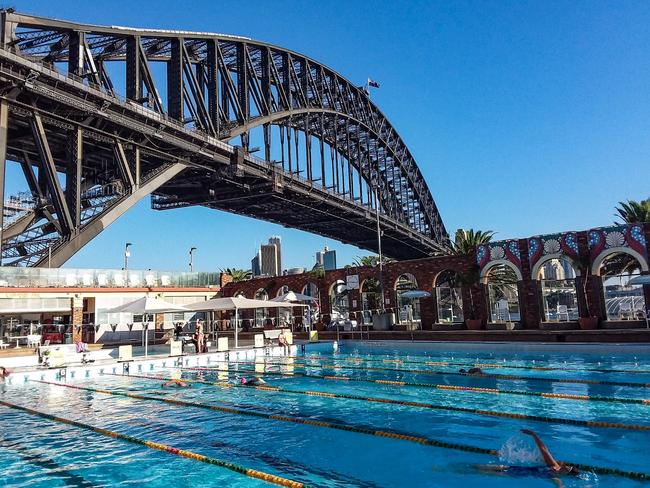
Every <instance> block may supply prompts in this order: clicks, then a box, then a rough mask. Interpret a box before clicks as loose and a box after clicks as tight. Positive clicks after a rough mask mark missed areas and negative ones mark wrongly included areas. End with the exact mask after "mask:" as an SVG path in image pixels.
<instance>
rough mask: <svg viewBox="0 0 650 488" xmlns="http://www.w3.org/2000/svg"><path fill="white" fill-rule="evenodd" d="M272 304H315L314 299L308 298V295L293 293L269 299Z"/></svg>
mask: <svg viewBox="0 0 650 488" xmlns="http://www.w3.org/2000/svg"><path fill="white" fill-rule="evenodd" d="M271 301H272V302H315V301H316V298H314V297H310V296H309V295H303V294H301V293H296V292H295V291H290V292H288V293H285V294H284V295H280V296H279V297H275V298H272V299H271Z"/></svg>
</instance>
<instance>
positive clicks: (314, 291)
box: [302, 282, 320, 326]
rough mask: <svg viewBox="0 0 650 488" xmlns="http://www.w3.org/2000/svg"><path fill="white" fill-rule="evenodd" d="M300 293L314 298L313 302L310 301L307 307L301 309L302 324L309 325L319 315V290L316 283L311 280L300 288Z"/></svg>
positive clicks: (316, 319)
mask: <svg viewBox="0 0 650 488" xmlns="http://www.w3.org/2000/svg"><path fill="white" fill-rule="evenodd" d="M302 294H303V295H306V296H308V297H312V298H315V299H316V301H315V302H313V301H312V302H310V303H309V306H308V307H304V311H303V317H304V319H303V320H304V324H305V325H308V326H311V325H312V324H314V323H316V322H317V321H318V320H319V317H320V291H319V290H318V285H317V284H316V283H313V282H310V283H307V284H306V285H305V286H304V287H303V289H302Z"/></svg>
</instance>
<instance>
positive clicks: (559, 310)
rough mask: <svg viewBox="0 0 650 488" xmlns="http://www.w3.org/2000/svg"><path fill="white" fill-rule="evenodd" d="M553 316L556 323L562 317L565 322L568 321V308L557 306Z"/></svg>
mask: <svg viewBox="0 0 650 488" xmlns="http://www.w3.org/2000/svg"><path fill="white" fill-rule="evenodd" d="M555 315H556V316H557V320H558V322H559V321H560V318H561V317H562V316H563V315H564V316H565V317H566V321H567V322H568V321H569V307H567V306H566V305H558V306H557V310H556V311H555Z"/></svg>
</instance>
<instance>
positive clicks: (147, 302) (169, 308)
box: [108, 297, 192, 313]
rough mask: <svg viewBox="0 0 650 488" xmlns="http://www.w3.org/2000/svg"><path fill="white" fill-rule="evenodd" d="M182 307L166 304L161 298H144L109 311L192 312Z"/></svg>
mask: <svg viewBox="0 0 650 488" xmlns="http://www.w3.org/2000/svg"><path fill="white" fill-rule="evenodd" d="M191 311H192V310H189V309H187V308H185V307H183V306H181V305H175V304H173V303H169V302H166V301H165V300H161V299H160V298H154V297H142V298H138V299H137V300H134V301H132V302H129V303H125V304H123V305H120V306H118V307H115V308H111V309H110V310H108V313H167V312H191Z"/></svg>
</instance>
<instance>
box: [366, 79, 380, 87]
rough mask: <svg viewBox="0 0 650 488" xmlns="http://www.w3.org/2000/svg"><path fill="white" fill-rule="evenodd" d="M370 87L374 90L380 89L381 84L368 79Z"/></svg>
mask: <svg viewBox="0 0 650 488" xmlns="http://www.w3.org/2000/svg"><path fill="white" fill-rule="evenodd" d="M368 86H371V87H373V88H379V83H377V82H376V81H375V80H371V79H370V78H368Z"/></svg>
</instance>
